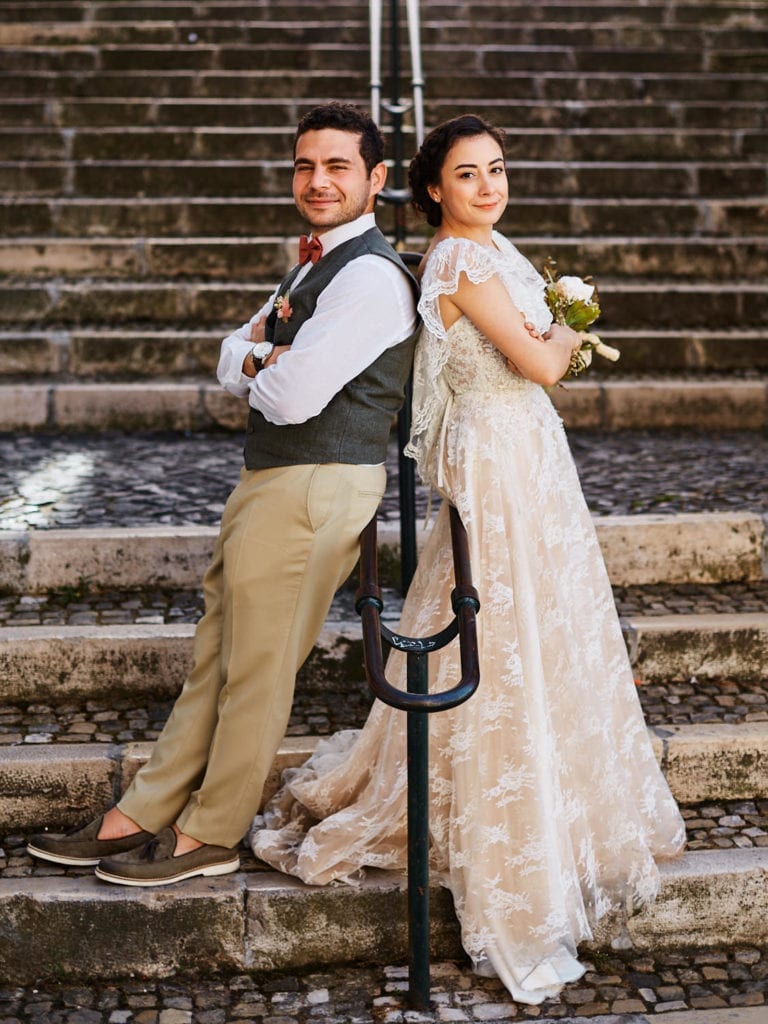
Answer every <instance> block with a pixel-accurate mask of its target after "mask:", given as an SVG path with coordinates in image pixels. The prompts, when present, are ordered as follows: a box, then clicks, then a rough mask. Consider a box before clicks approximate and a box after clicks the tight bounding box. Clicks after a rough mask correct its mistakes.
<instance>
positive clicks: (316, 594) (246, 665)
mask: <svg viewBox="0 0 768 1024" xmlns="http://www.w3.org/2000/svg"><path fill="white" fill-rule="evenodd" d="M385 481H386V474H385V470H384V467H383V466H351V465H346V464H338V463H332V464H327V465H307V466H287V467H279V468H277V469H264V470H254V471H249V470H245V469H244V470H242V472H241V476H240V483H239V484H238V485H237V487H236V488H235V489H234V491H233V492H232V494H231V495H230V497H229V500H228V501H227V504H226V507H225V509H224V514H223V516H222V521H221V531H220V533H219V537H218V540H217V542H216V548H215V551H214V556H213V561H212V563H211V566H210V568H209V569H208V571H207V573H206V575H205V580H204V583H203V586H204V591H205V615H204V616H203V618H202V619H201V620H200V622H199V624H198V627H197V630H196V633H195V642H194V663H193V668H192V671H191V673H190V675H189V677H188V679H187V681H186V683H185V685H184V688H183V690H182V692H181V694H180V695H179V697H178V699H177V701H176V703H175V705H174V708H173V711H172V713H171V716H170V718H169V719H168V722H167V724H166V726H165V728H164V729H163V731H162V733H161V735H160V737H159V739H158V741H157V743H156V745H155V750H154V753H153V755H152V757H151V759H150V760H149V761H148V762H147V764H146V765H145V766H144V767H143V768H142V769H141V770H140V771H139V772H138V774H137V775H136V777H135V779H134V781H133V783H132V784H131V786H130V788H129V789H128V790H127V792H126V793H125V795H124V796H123V798H122V800H121V801H120V802H119V805H118V806H119V807H120V809H121V810H122V811H123V812H124V813H125V814H127V815H128V817H129V818H131V819H133V821H135V822H136V824H137V825H139V826H140V827H141V828H142V829H145V830H146V831H148V832H155V833H156V832H159V831H160V829H162V828H164V827H165V826H166V825H169V824H172V823H173V822H177V823H178V825H179V828H180V829H181V830H182V832H185V833H187V834H188V835H190V836H193V837H194V838H195V839H198V840H200V841H201V842H204V843H212V844H215V845H219V846H226V847H230V846H234V845H236V844H237V843H238V842H239V840H240V839H241V838H242V837H243V835H244V834H245V833H246V831H247V830H248V828H249V827H250V824H251V820H252V818H253V816H254V815H255V814H256V813H257V811H258V808H259V804H260V801H261V795H262V789H263V786H264V781H265V779H266V777H267V775H268V773H269V771H270V769H271V766H272V762H273V760H274V757H275V754H276V752H277V749H278V746H279V744H280V741H281V740H282V738H283V735H284V734H285V729H286V726H287V724H288V718H289V716H290V713H291V705H292V702H293V691H294V683H295V676H296V672H297V671H298V669H299V668H300V666H301V664H302V663H303V662H304V660H305V659H306V658H307V655H308V654H309V652H310V650H311V649H312V645H313V643H314V641H315V639H316V638H317V635H318V633H319V632H320V629H321V628H322V625H323V623H324V621H325V617H326V615H327V613H328V609H329V607H330V604H331V601H332V599H333V595H334V593H335V591H336V590H337V589H338V588H339V587H340V586H341V584H342V583H343V582H344V580H345V579H346V578H347V576H348V575H349V574H350V572H351V571H352V569H353V568H354V565H355V561H356V560H357V556H358V550H359V547H358V545H359V537H360V533H361V531H362V530H363V528H364V527H365V525H366V524H367V523H368V521H369V520H370V519H371V517H372V516H373V514H374V513H375V511H376V508H377V507H378V504H379V502H380V501H381V497H382V494H383V493H384V487H385Z"/></svg>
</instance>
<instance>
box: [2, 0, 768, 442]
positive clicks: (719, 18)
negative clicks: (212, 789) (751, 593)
mask: <svg viewBox="0 0 768 1024" xmlns="http://www.w3.org/2000/svg"><path fill="white" fill-rule="evenodd" d="M421 13H422V22H423V26H422V28H423V31H422V39H423V59H424V70H425V75H426V81H427V87H426V121H427V124H428V125H431V124H434V123H436V122H437V121H438V120H440V119H442V118H444V117H446V116H449V115H451V114H454V113H457V112H460V111H463V110H466V109H467V108H470V107H471V108H472V109H475V110H477V111H479V112H480V113H484V114H486V115H487V116H489V117H490V118H491V119H493V120H494V121H495V122H496V123H499V124H501V125H502V126H504V127H506V128H507V129H508V130H509V174H510V194H511V196H512V201H511V203H510V207H509V211H508V213H507V215H506V216H505V218H504V221H503V224H502V228H503V229H504V230H505V231H506V232H507V233H508V234H510V235H511V236H512V237H513V238H515V239H516V240H517V241H518V243H519V245H520V247H521V248H522V249H523V251H525V252H526V253H527V254H529V255H530V256H531V257H532V258H533V259H534V261H535V262H537V263H540V262H541V260H543V258H544V257H545V256H547V255H551V256H553V257H555V258H557V259H558V261H559V263H560V267H561V269H563V270H568V271H570V272H574V273H581V274H586V273H593V274H594V275H595V276H596V278H597V279H598V283H599V285H600V292H601V297H602V304H603V308H604V315H603V318H602V320H601V327H602V330H603V333H604V334H605V335H606V337H607V338H608V339H609V340H611V341H613V342H616V343H617V344H619V345H620V347H621V349H622V359H621V361H620V363H619V364H618V365H617V366H615V367H614V366H606V365H603V366H601V367H600V368H599V371H598V370H595V371H593V372H592V374H591V376H590V377H589V378H588V379H587V380H584V381H583V382H578V383H576V384H574V385H572V386H571V387H569V388H568V390H567V391H558V393H557V394H556V396H555V401H556V403H557V404H558V406H560V407H561V409H562V411H563V414H564V416H565V418H566V421H567V422H568V424H569V425H572V426H580V427H587V428H589V427H595V426H604V427H607V428H609V429H613V428H617V427H629V428H632V427H644V426H671V425H681V426H686V427H688V426H696V427H704V428H722V427H724V428H727V429H730V428H733V427H744V428H752V429H761V428H762V427H763V426H764V425H765V422H766V407H767V406H768V403H767V402H766V378H765V371H766V369H768V355H766V353H767V352H768V348H767V347H766V321H768V297H766V292H765V286H764V283H765V277H766V268H767V267H768V255H767V254H766V224H768V212H767V211H768V205H766V198H765V197H766V192H767V191H768V190H767V189H766V184H767V183H768V181H767V171H766V153H767V152H768V143H766V138H768V130H767V129H768V120H767V119H768V114H766V109H767V108H766V99H767V98H768V67H766V64H767V63H768V61H767V60H766V45H765V43H766V38H767V37H768V13H766V9H765V6H764V4H762V3H761V2H760V0H734V2H725V0H723V2H721V0H709V2H708V0H699V2H694V0H680V2H677V0H658V2H656V0H650V2H648V3H644V4H635V3H628V2H619V0H601V2H594V3H563V2H560V3H557V2H542V3H539V4H529V3H524V2H522V0H507V2H504V3H500V2H493V0H480V2H477V3H472V4H469V3H467V4H451V5H448V6H446V5H445V4H442V3H439V2H436V0H422V4H421ZM0 14H1V15H2V16H3V22H4V23H3V24H0V67H2V71H0V222H1V223H2V225H3V227H2V235H3V238H2V242H1V243H0V276H1V277H2V282H1V283H0V378H1V380H0V388H1V389H2V390H0V410H2V411H0V428H2V429H16V428H19V429H41V428H44V427H56V428H57V429H63V430H73V429H89V430H92V429H104V428H111V427H119V428H125V429H135V428H137V427H144V428H156V429H190V428H197V427H205V426H212V425H217V424H218V425H223V426H233V427H239V426H240V424H241V410H240V407H239V406H238V405H237V403H234V402H232V401H231V400H229V398H228V396H225V395H222V394H220V393H219V391H218V389H217V387H216V386H215V382H213V380H212V378H213V370H214V367H215V363H216V360H217V355H218V344H219V341H220V339H221V337H222V336H223V335H224V334H225V333H228V332H229V331H230V330H231V328H232V327H233V325H235V324H239V323H241V322H243V320H245V319H246V318H247V316H248V315H250V313H251V312H252V310H253V309H254V308H255V307H256V306H257V305H258V304H259V303H261V302H262V300H263V299H264V298H265V296H266V295H267V294H268V293H269V290H270V289H271V287H272V286H273V285H274V284H275V282H276V280H277V279H279V277H280V276H281V273H282V271H283V270H284V268H285V266H286V264H287V262H289V260H290V255H291V247H292V240H293V238H294V237H295V234H296V232H297V230H298V229H299V224H298V221H297V218H296V215H295V212H294V210H293V206H292V203H291V201H290V199H289V198H287V197H288V195H289V183H290V157H291V152H290V142H291V134H292V126H293V125H294V124H295V121H296V119H297V117H298V116H299V115H300V114H301V113H302V112H303V111H304V110H305V109H307V108H308V107H309V106H311V105H312V104H314V103H315V102H317V101H319V100H322V99H326V98H331V97H344V98H348V99H352V100H357V101H361V102H363V103H365V102H366V98H367V88H368V86H367V80H368V71H367V56H366V52H367V5H366V4H364V3H362V2H360V0H347V2H344V3H333V4H329V5H319V4H315V3H293V4H285V3H276V2H270V0H263V2H260V3H259V2H256V3H250V2H245V0H236V2H224V0H222V2H219V0H212V2H208V3H196V4H192V5H190V4H178V3H173V2H168V3H166V2H158V3H151V4H149V3H141V2H139V3H131V4H125V3H120V2H85V0H82V2H81V0H72V2H67V3H44V2H39V0H31V2H30V3H26V4H23V3H20V2H18V0H15V2H3V3H0ZM404 66H405V67H407V59H406V61H405V64H404ZM385 95H386V83H385ZM411 148H412V147H409V146H408V145H406V151H407V153H408V154H410V149H411ZM381 220H382V223H383V226H384V227H385V228H387V227H388V226H390V225H391V210H387V209H383V210H382V211H381ZM424 243H425V236H424V227H423V225H421V224H420V223H419V222H418V221H416V220H415V219H413V220H412V221H411V222H410V238H409V242H408V244H409V246H410V247H411V248H421V247H423V245H424ZM638 378H639V380H638Z"/></svg>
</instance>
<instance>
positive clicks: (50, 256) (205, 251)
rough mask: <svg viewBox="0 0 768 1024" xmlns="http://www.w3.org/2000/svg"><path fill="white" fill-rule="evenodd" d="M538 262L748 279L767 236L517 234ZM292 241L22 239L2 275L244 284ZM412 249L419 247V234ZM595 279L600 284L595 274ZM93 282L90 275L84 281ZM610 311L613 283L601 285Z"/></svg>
mask: <svg viewBox="0 0 768 1024" xmlns="http://www.w3.org/2000/svg"><path fill="white" fill-rule="evenodd" d="M516 242H517V245H518V247H519V248H520V249H521V251H522V252H524V253H525V254H526V256H528V258H529V259H530V260H531V261H532V262H533V263H534V265H535V266H541V265H543V263H544V261H545V259H546V258H547V257H548V256H550V257H552V258H553V259H555V260H556V261H557V263H558V266H559V267H560V268H562V270H563V271H564V272H566V271H568V270H569V269H573V270H576V269H579V270H581V272H582V273H587V272H588V271H589V272H593V273H596V274H598V275H599V273H600V268H602V267H605V268H610V274H611V282H612V286H613V287H621V284H622V279H625V278H628V279H630V280H633V279H634V280H636V279H638V278H642V279H643V280H644V281H647V282H652V281H654V280H661V281H663V282H665V283H667V284H669V285H672V284H673V283H676V282H677V281H678V280H683V281H690V280H697V279H701V278H712V279H716V278H717V276H718V274H719V275H722V277H723V278H725V279H735V280H737V281H743V282H751V281H758V280H759V281H761V282H762V281H763V280H764V279H765V278H766V277H768V235H766V236H763V237H761V236H753V237H729V238H727V239H725V238H696V239H692V238H685V239H680V238H674V237H650V238H642V239H634V238H626V237H624V238H605V237H597V238H582V239H570V238H558V237H549V238H546V239H542V238H519V237H518V238H517V239H516ZM295 245H296V242H295V238H291V239H290V240H287V241H284V240H283V239H275V238H264V237H263V236H257V237H250V238H249V237H245V238H228V237H219V238H204V237H203V238H195V237H185V238H144V239H135V238H134V239H122V238H98V239H93V238H66V239H58V238H20V239H7V240H0V278H17V277H22V276H23V277H24V278H26V279H32V278H39V279H45V278H58V279H71V278H75V279H76V278H79V277H86V276H87V277H88V278H89V279H91V278H99V279H101V280H113V279H129V280H141V279H144V278H146V279H151V280H152V281H153V282H160V281H168V280H173V279H177V278H189V277H192V278H203V279H205V280H226V281H241V280H246V281H249V282H253V281H261V280H264V279H265V278H266V279H267V280H274V279H276V278H277V279H279V277H280V275H281V274H282V272H283V270H284V268H285V267H286V266H288V265H290V263H291V262H292V261H293V260H294V259H295V256H294V253H295V251H296V250H295ZM413 247H414V248H415V249H418V250H421V249H423V248H424V241H423V240H422V239H418V241H417V240H416V239H414V240H413ZM598 284H599V285H600V286H601V293H602V291H603V287H602V284H601V281H600V280H599V279H598ZM89 285H90V280H89ZM605 290H606V292H607V295H606V299H605V301H606V309H607V310H608V311H610V290H611V289H610V286H609V287H608V288H607V289H605Z"/></svg>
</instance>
